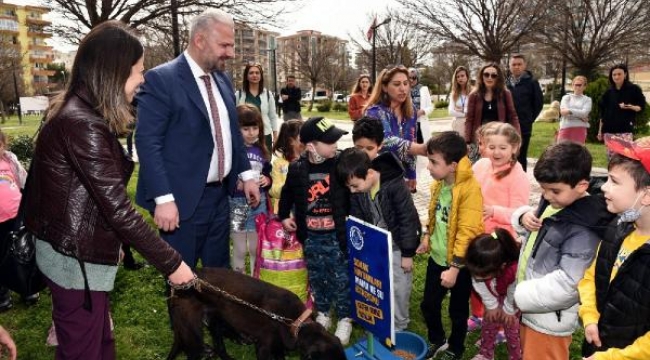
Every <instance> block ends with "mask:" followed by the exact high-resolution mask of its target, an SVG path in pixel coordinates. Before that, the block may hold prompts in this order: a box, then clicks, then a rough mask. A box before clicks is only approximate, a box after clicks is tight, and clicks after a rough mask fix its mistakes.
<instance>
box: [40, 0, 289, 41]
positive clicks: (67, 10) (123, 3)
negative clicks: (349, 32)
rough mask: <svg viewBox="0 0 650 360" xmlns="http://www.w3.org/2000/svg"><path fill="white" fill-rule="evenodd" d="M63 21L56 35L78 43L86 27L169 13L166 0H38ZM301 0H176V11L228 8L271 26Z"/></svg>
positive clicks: (141, 21)
mask: <svg viewBox="0 0 650 360" xmlns="http://www.w3.org/2000/svg"><path fill="white" fill-rule="evenodd" d="M41 1H42V2H43V3H44V4H45V5H46V6H48V7H50V8H52V9H53V12H54V13H56V14H57V15H58V16H59V17H61V18H63V19H65V20H66V21H65V22H63V23H61V24H57V25H56V26H54V31H55V34H56V35H57V36H59V37H61V38H63V39H65V40H67V41H69V42H71V43H78V41H79V40H80V38H81V37H82V36H83V34H85V33H86V32H87V31H88V30H89V29H91V28H93V27H94V26H96V25H97V24H100V23H102V22H104V21H107V20H121V21H123V22H125V23H127V24H129V25H130V26H132V27H134V28H139V29H141V30H142V28H144V27H147V26H148V25H149V24H150V23H151V22H152V21H154V20H156V19H158V18H160V17H163V16H165V15H167V14H170V13H171V9H170V6H171V2H170V1H168V0H41ZM301 1H302V0H177V4H178V13H179V14H183V15H194V14H198V13H200V12H201V11H203V10H205V9H206V8H218V9H223V10H226V11H228V12H229V13H230V14H231V15H233V16H234V17H235V19H237V20H238V21H243V22H249V23H255V24H257V25H273V24H274V22H275V20H277V18H278V15H280V14H282V13H286V12H287V11H289V9H287V6H288V5H289V4H292V3H293V4H296V3H300V2H301Z"/></svg>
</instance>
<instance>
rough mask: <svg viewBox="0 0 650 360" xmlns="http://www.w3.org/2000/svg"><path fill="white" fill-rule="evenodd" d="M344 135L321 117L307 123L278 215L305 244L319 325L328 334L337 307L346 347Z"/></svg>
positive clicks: (338, 333)
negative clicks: (340, 170)
mask: <svg viewBox="0 0 650 360" xmlns="http://www.w3.org/2000/svg"><path fill="white" fill-rule="evenodd" d="M345 134H347V131H344V130H341V129H339V128H337V127H336V126H334V125H333V124H332V123H331V122H330V121H328V120H327V119H324V118H322V117H313V118H310V119H308V120H307V121H305V123H304V124H303V126H302V128H301V129H300V142H302V143H303V144H305V152H304V153H303V154H302V155H301V156H300V158H299V159H298V160H296V161H294V162H293V163H291V165H289V173H288V174H287V181H286V183H285V184H284V186H283V187H282V194H281V195H280V206H279V211H278V216H279V217H280V219H281V220H282V225H284V227H285V229H286V230H288V231H296V235H297V237H298V240H299V241H300V242H301V243H302V244H303V249H304V253H305V260H306V261H307V271H308V274H309V283H310V285H311V288H312V292H313V294H314V300H315V301H314V302H315V305H316V310H317V311H318V315H317V317H316V321H317V322H318V323H320V324H321V325H323V326H324V327H325V328H326V329H329V327H330V326H331V324H332V321H331V319H330V316H329V313H330V307H331V306H332V305H333V306H334V309H335V310H336V314H337V316H338V319H339V322H338V326H337V328H336V332H335V335H336V336H337V337H338V338H339V339H340V340H341V343H342V344H343V345H347V344H348V342H349V341H350V333H351V332H352V319H350V290H349V279H348V265H347V250H346V246H347V242H346V237H345V216H346V215H347V213H348V208H349V205H348V204H349V197H350V194H349V192H348V190H347V188H346V186H345V185H344V184H341V183H339V182H338V180H337V176H336V164H337V162H338V154H339V152H338V151H337V147H336V142H337V141H338V140H339V139H340V138H341V136H343V135H345ZM292 208H294V214H293V217H290V212H291V209H292Z"/></svg>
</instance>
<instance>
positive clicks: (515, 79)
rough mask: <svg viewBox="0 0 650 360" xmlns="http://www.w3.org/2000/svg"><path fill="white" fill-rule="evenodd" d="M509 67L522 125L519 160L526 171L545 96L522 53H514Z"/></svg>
mask: <svg viewBox="0 0 650 360" xmlns="http://www.w3.org/2000/svg"><path fill="white" fill-rule="evenodd" d="M509 67H510V71H509V72H508V81H507V85H508V90H510V92H511V93H512V98H513V100H514V101H515V109H516V110H517V117H519V126H520V127H521V140H522V141H521V149H519V159H518V160H519V163H520V164H521V166H522V167H523V168H524V171H526V165H527V162H528V161H527V157H528V145H529V144H530V136H531V135H532V132H533V122H534V121H535V119H537V116H538V115H539V113H540V112H541V111H542V107H543V106H544V96H543V95H542V89H541V87H540V86H539V83H538V82H537V80H536V79H535V78H534V77H533V74H532V73H531V72H530V71H528V70H526V59H525V58H524V56H523V55H522V54H514V55H512V56H511V57H510V63H509Z"/></svg>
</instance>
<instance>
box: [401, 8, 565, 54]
mask: <svg viewBox="0 0 650 360" xmlns="http://www.w3.org/2000/svg"><path fill="white" fill-rule="evenodd" d="M551 1H553V0H438V1H430V0H399V2H400V3H401V4H402V5H403V6H404V7H405V8H406V14H407V15H408V19H409V21H410V23H411V25H412V26H413V27H415V28H417V29H419V30H422V31H425V32H428V33H430V34H431V35H432V36H433V37H434V38H435V39H436V40H437V41H438V43H441V42H445V41H448V42H452V43H455V44H459V45H461V46H463V47H464V48H465V49H466V50H467V52H468V53H469V54H471V55H474V56H477V57H479V58H481V59H483V60H485V61H495V62H500V61H501V59H502V58H503V57H504V56H505V55H506V54H508V53H509V52H512V51H513V50H516V49H517V47H518V46H519V45H520V44H521V43H522V41H523V40H524V39H525V37H526V36H527V35H528V34H530V33H531V32H532V31H533V30H534V29H536V27H537V25H538V24H539V23H540V22H541V21H542V20H544V19H545V14H546V13H547V11H548V5H549V3H550V2H551Z"/></svg>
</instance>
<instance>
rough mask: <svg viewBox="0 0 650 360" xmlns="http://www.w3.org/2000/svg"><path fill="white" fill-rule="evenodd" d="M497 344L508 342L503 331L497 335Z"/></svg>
mask: <svg viewBox="0 0 650 360" xmlns="http://www.w3.org/2000/svg"><path fill="white" fill-rule="evenodd" d="M495 342H496V343H497V344H501V343H504V342H506V334H505V332H504V331H503V329H501V330H499V332H498V333H497V338H496V340H495Z"/></svg>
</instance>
